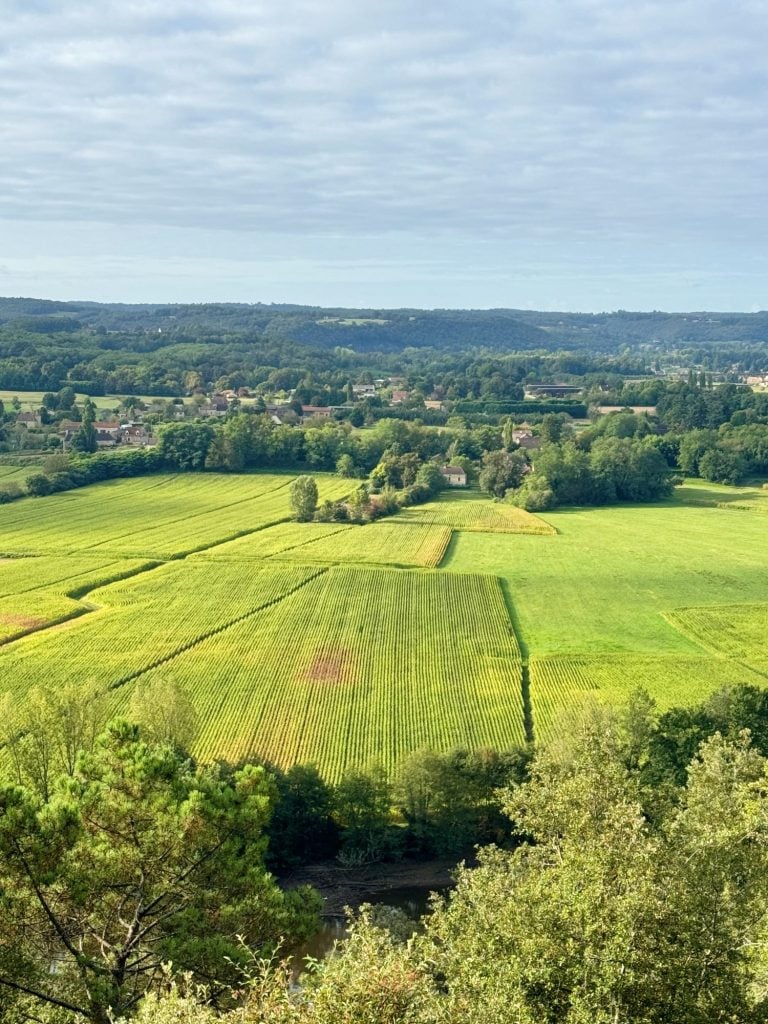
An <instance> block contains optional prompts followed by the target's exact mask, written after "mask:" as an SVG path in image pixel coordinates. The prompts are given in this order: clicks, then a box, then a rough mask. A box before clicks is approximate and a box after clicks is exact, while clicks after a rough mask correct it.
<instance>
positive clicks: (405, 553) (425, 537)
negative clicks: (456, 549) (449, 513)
mask: <svg viewBox="0 0 768 1024" xmlns="http://www.w3.org/2000/svg"><path fill="white" fill-rule="evenodd" d="M450 540H451V531H450V529H449V528H448V527H447V526H431V525H429V524H426V523H424V524H419V523H409V524H406V523H396V522H395V521H394V520H392V519H385V520H381V521H379V522H376V523H370V524H368V525H367V526H348V527H347V528H346V529H345V530H343V531H341V532H339V533H336V534H333V535H327V536H324V537H321V538H319V539H317V540H312V541H310V542H309V543H308V544H304V545H302V546H301V547H295V548H292V549H290V550H287V551H285V552H284V553H283V554H281V555H279V556H277V557H280V558H288V559H295V560H298V561H300V562H322V563H324V564H328V563H344V564H350V565H358V564H360V563H365V564H369V565H401V566H422V567H423V568H427V569H429V568H434V567H435V566H437V565H439V564H440V562H441V560H442V558H443V555H444V554H445V552H446V549H447V547H448V544H449V542H450Z"/></svg>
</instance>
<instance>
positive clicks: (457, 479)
mask: <svg viewBox="0 0 768 1024" xmlns="http://www.w3.org/2000/svg"><path fill="white" fill-rule="evenodd" d="M440 472H441V473H442V474H443V476H444V477H445V482H446V483H447V484H448V485H449V486H450V487H466V486H467V474H466V473H465V472H464V470H463V469H462V468H461V466H443V467H442V468H441V469H440Z"/></svg>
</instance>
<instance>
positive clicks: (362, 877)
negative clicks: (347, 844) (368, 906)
mask: <svg viewBox="0 0 768 1024" xmlns="http://www.w3.org/2000/svg"><path fill="white" fill-rule="evenodd" d="M455 872H456V860H455V859H454V858H448V859H445V860H427V861H400V862H399V863H396V864H364V865H361V866H359V867H345V866H344V865H342V864H339V862H338V861H333V860H332V861H324V862H322V863H320V864H308V865H307V866H306V867H303V868H300V869H298V870H297V871H294V872H292V873H291V874H290V875H285V876H283V877H282V878H280V879H279V882H280V885H281V886H282V887H283V888H285V889H295V888H296V887H297V886H299V885H311V886H312V887H313V888H315V889H317V891H318V892H319V893H320V895H321V896H322V898H323V910H322V911H321V913H322V916H323V917H324V918H344V917H345V913H344V908H345V907H352V908H355V907H359V906H360V904H361V903H389V902H390V899H389V898H388V897H392V898H394V899H395V900H397V899H398V897H399V896H400V894H402V893H403V892H404V891H408V890H412V891H414V892H421V893H423V894H425V895H426V894H427V893H429V892H431V891H434V890H445V889H449V888H451V887H452V886H453V884H454V876H455Z"/></svg>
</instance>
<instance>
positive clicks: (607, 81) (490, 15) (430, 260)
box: [0, 0, 768, 311]
mask: <svg viewBox="0 0 768 1024" xmlns="http://www.w3.org/2000/svg"><path fill="white" fill-rule="evenodd" d="M0 14H2V31H1V32H0V295H30V296H37V297H44V298H55V299H91V300H98V301H113V302H117V301H120V302H208V301H221V302H225V301H237V302H297V303H307V304H317V305H326V306H334V305H343V306H358V307H374V308H386V307H403V306H413V307H423V308H433V307H461V308H488V307H513V308H521V309H545V310H555V309H561V310H583V311H601V310H614V309H665V310H689V309H696V310H702V309H708V310H745V311H750V310H758V309H766V308H768V246H766V241H765V240H766V238H767V237H768V195H767V193H768V174H767V173H766V169H768V61H767V60H766V56H765V54H766V42H767V41H768V3H766V0H661V2H656V0H651V2H644V0H635V2H634V3H633V4H632V5H630V4H628V3H626V2H625V0H476V2H474V3H467V2H466V0H462V2H458V0H438V2H436V0H422V2H414V0H407V2H405V0H404V2H400V0H376V2H372V0H279V2H278V0H188V2H184V0H120V2H116V0H90V2H83V0H0Z"/></svg>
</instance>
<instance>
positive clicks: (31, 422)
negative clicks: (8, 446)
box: [16, 412, 43, 428]
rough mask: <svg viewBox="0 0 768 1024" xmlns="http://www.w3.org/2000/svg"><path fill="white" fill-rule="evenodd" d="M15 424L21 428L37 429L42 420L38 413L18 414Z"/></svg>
mask: <svg viewBox="0 0 768 1024" xmlns="http://www.w3.org/2000/svg"><path fill="white" fill-rule="evenodd" d="M16 422H17V423H18V424H19V426H21V427H27V428H29V427H39V426H41V425H42V422H43V421H42V418H41V416H40V413H39V412H20V413H19V414H18V416H17V417H16Z"/></svg>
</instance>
